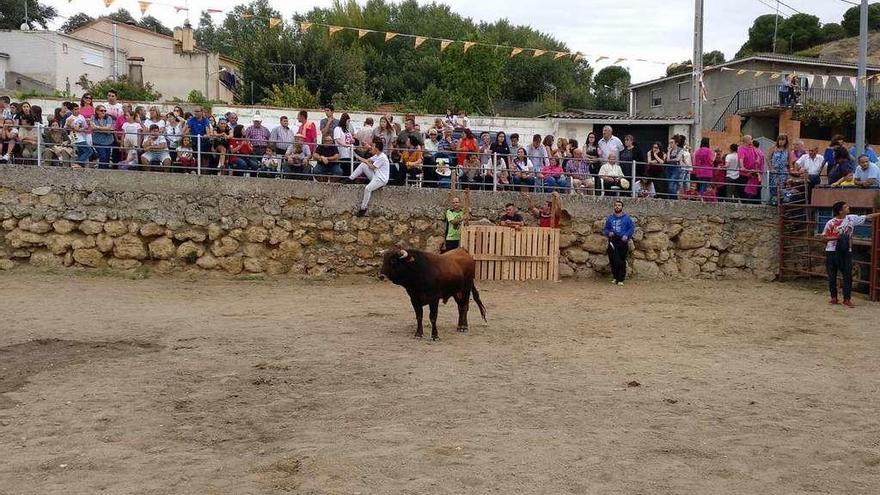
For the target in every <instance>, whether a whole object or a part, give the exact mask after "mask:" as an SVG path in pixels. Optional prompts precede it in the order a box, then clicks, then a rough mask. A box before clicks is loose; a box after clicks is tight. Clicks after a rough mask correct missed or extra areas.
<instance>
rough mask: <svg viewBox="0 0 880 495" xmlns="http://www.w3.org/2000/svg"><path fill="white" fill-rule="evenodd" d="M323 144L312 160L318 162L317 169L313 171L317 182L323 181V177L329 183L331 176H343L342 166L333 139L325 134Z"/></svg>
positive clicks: (319, 146)
mask: <svg viewBox="0 0 880 495" xmlns="http://www.w3.org/2000/svg"><path fill="white" fill-rule="evenodd" d="M321 142H322V143H323V144H319V145H318V148H317V149H316V150H315V152H314V153H313V154H312V160H315V161H316V162H317V164H315V168H314V169H312V173H313V174H314V175H315V176H316V179H317V180H321V177H322V176H323V177H324V180H325V181H329V180H330V178H329V177H330V176H334V175H335V176H340V175H342V166H341V165H339V162H338V161H337V160H339V150H338V149H337V148H336V145H335V144H333V138H332V137H330V136H329V135H327V134H324V137H323V139H322V140H321Z"/></svg>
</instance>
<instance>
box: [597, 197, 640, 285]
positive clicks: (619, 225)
mask: <svg viewBox="0 0 880 495" xmlns="http://www.w3.org/2000/svg"><path fill="white" fill-rule="evenodd" d="M635 230H636V226H635V223H633V220H632V218H630V216H629V215H627V214H626V213H624V211H623V201H621V200H619V199H618V200H615V201H614V213H612V214H611V215H608V218H606V219H605V226H604V227H603V228H602V232H603V233H604V234H605V237H607V238H608V247H607V249H606V252H607V254H608V262H609V264H610V265H611V277H612V278H611V283H612V284H617V285H623V281H624V280H625V279H626V258H627V255H628V254H629V240H630V239H632V236H633V233H634V232H635Z"/></svg>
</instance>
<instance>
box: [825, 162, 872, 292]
mask: <svg viewBox="0 0 880 495" xmlns="http://www.w3.org/2000/svg"><path fill="white" fill-rule="evenodd" d="M844 151H845V150H844ZM831 212H832V214H833V215H834V218H832V219H831V220H828V222H826V223H825V229H824V230H823V231H822V237H824V238H825V240H826V241H827V242H826V243H825V267H826V270H827V271H828V290H829V292H830V293H831V300H830V301H828V302H829V304H839V303H840V301H839V300H838V299H837V274H838V272H840V274H841V276H842V277H843V304H844V306H848V307H850V308H852V307H854V305H853V303H852V299H851V297H852V272H853V270H852V234H853V230H854V229H855V227H857V226H859V225H863V224H864V223H865V222H866V221H867V220H870V219H872V218H876V217H878V216H880V213H872V214H870V215H850V214H849V205H848V204H846V202H844V201H838V202H837V203H834V206H832V208H831Z"/></svg>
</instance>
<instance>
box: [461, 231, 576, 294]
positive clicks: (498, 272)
mask: <svg viewBox="0 0 880 495" xmlns="http://www.w3.org/2000/svg"><path fill="white" fill-rule="evenodd" d="M461 247H463V248H465V249H467V250H468V252H469V253H471V256H473V257H474V260H476V262H477V267H476V275H475V276H476V278H477V279H478V280H552V281H554V282H555V281H558V280H559V229H552V228H546V227H522V228H520V229H514V228H511V227H500V226H495V225H467V226H465V227H464V228H463V229H462V231H461Z"/></svg>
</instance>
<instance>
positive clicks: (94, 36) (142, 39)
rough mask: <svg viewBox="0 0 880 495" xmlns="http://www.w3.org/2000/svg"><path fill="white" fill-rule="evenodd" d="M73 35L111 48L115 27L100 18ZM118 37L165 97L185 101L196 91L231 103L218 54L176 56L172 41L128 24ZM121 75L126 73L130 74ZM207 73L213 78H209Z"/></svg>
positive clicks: (145, 75)
mask: <svg viewBox="0 0 880 495" xmlns="http://www.w3.org/2000/svg"><path fill="white" fill-rule="evenodd" d="M70 35H71V36H74V37H76V38H80V39H86V40H91V41H95V42H98V43H102V44H105V45H112V43H113V24H112V23H111V22H110V21H108V20H107V19H101V20H99V21H97V22H94V23H92V24H89V25H87V26H84V27H83V28H81V29H78V30H76V31H74V32H72V33H71V34H70ZM117 38H118V43H119V48H120V49H123V50H125V51H126V52H127V54H128V56H129V57H143V59H144V61H143V74H144V81H148V82H150V83H152V84H153V87H154V88H155V89H156V90H157V91H159V92H160V93H162V96H163V97H164V98H167V99H171V98H180V99H183V100H186V97H187V95H189V92H190V91H192V90H193V89H196V90H199V91H201V92H202V93H203V94H207V96H208V98H210V99H219V100H223V101H232V93H231V92H230V91H229V90H228V89H226V87H225V86H223V85H222V84H220V79H219V74H218V72H217V71H219V70H220V58H219V55H218V54H216V53H202V52H197V53H191V54H185V53H175V52H174V39H173V38H171V37H169V36H163V35H157V34H156V33H152V32H149V31H147V30H144V29H140V28H136V27H132V26H128V25H126V24H117ZM121 73H122V74H126V73H127V71H126V72H121ZM208 73H210V74H211V75H210V76H207V74H208ZM206 77H207V79H208V87H207V93H206V87H205V80H206Z"/></svg>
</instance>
